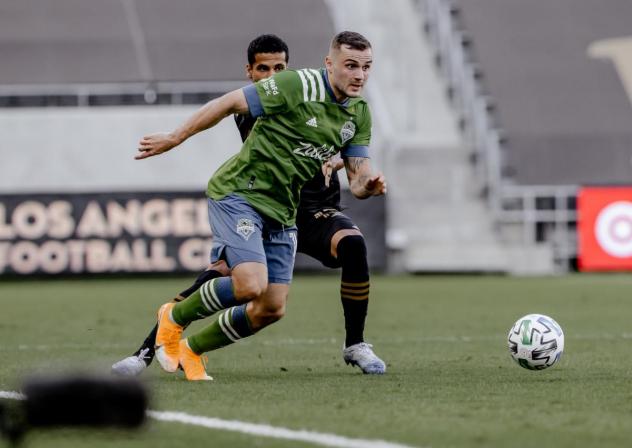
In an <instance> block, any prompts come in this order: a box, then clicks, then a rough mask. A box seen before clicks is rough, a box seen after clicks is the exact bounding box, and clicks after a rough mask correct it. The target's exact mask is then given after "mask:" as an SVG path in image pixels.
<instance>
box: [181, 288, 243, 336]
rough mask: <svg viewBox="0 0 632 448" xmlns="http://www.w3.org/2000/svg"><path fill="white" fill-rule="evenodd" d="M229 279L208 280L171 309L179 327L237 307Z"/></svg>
mask: <svg viewBox="0 0 632 448" xmlns="http://www.w3.org/2000/svg"><path fill="white" fill-rule="evenodd" d="M237 303H238V302H237V300H236V299H235V294H234V293H233V283H232V279H231V278H230V277H220V278H214V279H212V280H209V281H207V282H205V283H203V284H202V286H200V288H199V289H198V290H197V291H195V292H194V293H193V294H191V295H190V296H189V297H188V298H187V299H186V300H183V301H182V302H179V303H177V304H176V306H174V307H173V311H172V313H171V315H172V316H173V320H174V321H175V322H176V323H177V324H179V325H182V326H184V325H187V324H189V323H191V322H193V321H194V320H198V319H204V318H205V317H208V316H211V315H213V314H215V313H216V312H217V311H220V310H223V309H226V308H230V307H231V306H234V305H237Z"/></svg>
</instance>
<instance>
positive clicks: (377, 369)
mask: <svg viewBox="0 0 632 448" xmlns="http://www.w3.org/2000/svg"><path fill="white" fill-rule="evenodd" d="M371 347H373V346H372V345H371V344H367V343H366V342H360V343H358V344H353V345H351V346H349V347H346V348H344V349H343V350H342V357H343V358H344V360H345V362H346V363H347V364H351V365H352V366H358V367H360V369H362V373H366V374H370V375H382V374H384V373H385V372H386V364H384V361H382V360H381V359H380V358H378V357H377V355H376V354H375V353H373V350H372V348H371Z"/></svg>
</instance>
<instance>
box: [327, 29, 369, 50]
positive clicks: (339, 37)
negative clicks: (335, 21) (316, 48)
mask: <svg viewBox="0 0 632 448" xmlns="http://www.w3.org/2000/svg"><path fill="white" fill-rule="evenodd" d="M342 45H348V46H350V47H351V48H353V49H354V50H360V51H362V50H366V49H367V48H371V42H369V40H368V39H367V38H366V37H364V36H363V35H362V34H360V33H356V32H355V31H342V32H340V33H338V34H336V35H335V36H334V38H333V39H332V41H331V48H332V49H336V50H339V49H340V47H341V46H342Z"/></svg>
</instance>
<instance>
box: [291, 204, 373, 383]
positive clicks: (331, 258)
mask: <svg viewBox="0 0 632 448" xmlns="http://www.w3.org/2000/svg"><path fill="white" fill-rule="evenodd" d="M297 224H298V230H299V232H298V250H299V252H302V253H305V254H307V255H309V256H311V257H313V258H315V259H317V260H318V261H320V262H321V263H322V264H323V265H325V266H327V267H330V268H339V267H341V268H342V278H341V288H340V300H341V303H342V307H343V311H344V318H345V331H346V335H345V346H344V347H345V348H344V349H343V350H344V351H343V357H344V359H345V362H347V363H349V364H353V365H360V367H361V368H362V371H363V372H365V373H383V370H384V369H383V368H377V369H375V368H373V367H371V366H372V365H382V366H383V364H384V363H383V362H382V361H381V360H379V358H377V356H375V354H372V356H371V357H366V356H363V357H362V359H363V361H362V362H356V360H355V359H354V358H356V357H357V356H359V355H360V354H365V353H367V352H370V353H372V350H371V346H370V345H369V344H366V343H365V342H364V325H365V321H366V315H367V310H368V304H369V288H370V282H369V268H368V260H367V251H366V244H365V243H364V237H363V236H362V233H361V232H360V230H359V229H358V227H357V226H356V225H355V224H354V223H353V221H352V220H351V218H349V217H348V216H346V215H345V214H344V213H342V212H340V211H338V210H336V209H331V208H325V209H321V210H319V211H318V212H317V213H309V214H307V213H301V214H299V216H298V219H297ZM356 352H357V355H356ZM351 353H353V354H354V355H353V356H351V355H350V354H351ZM350 356H351V358H350ZM373 357H374V358H375V360H376V361H375V363H373V362H370V360H371V359H373ZM365 359H369V362H365V361H364V360H365ZM367 365H368V366H369V367H366V366H367ZM362 366H365V367H362Z"/></svg>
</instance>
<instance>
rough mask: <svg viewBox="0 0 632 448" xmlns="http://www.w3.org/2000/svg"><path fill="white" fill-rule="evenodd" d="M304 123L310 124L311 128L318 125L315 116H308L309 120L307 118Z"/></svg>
mask: <svg viewBox="0 0 632 448" xmlns="http://www.w3.org/2000/svg"><path fill="white" fill-rule="evenodd" d="M305 124H306V125H307V126H311V127H313V128H317V127H318V123H317V122H316V117H312V118H310V119H309V120H307V121H306V122H305Z"/></svg>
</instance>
